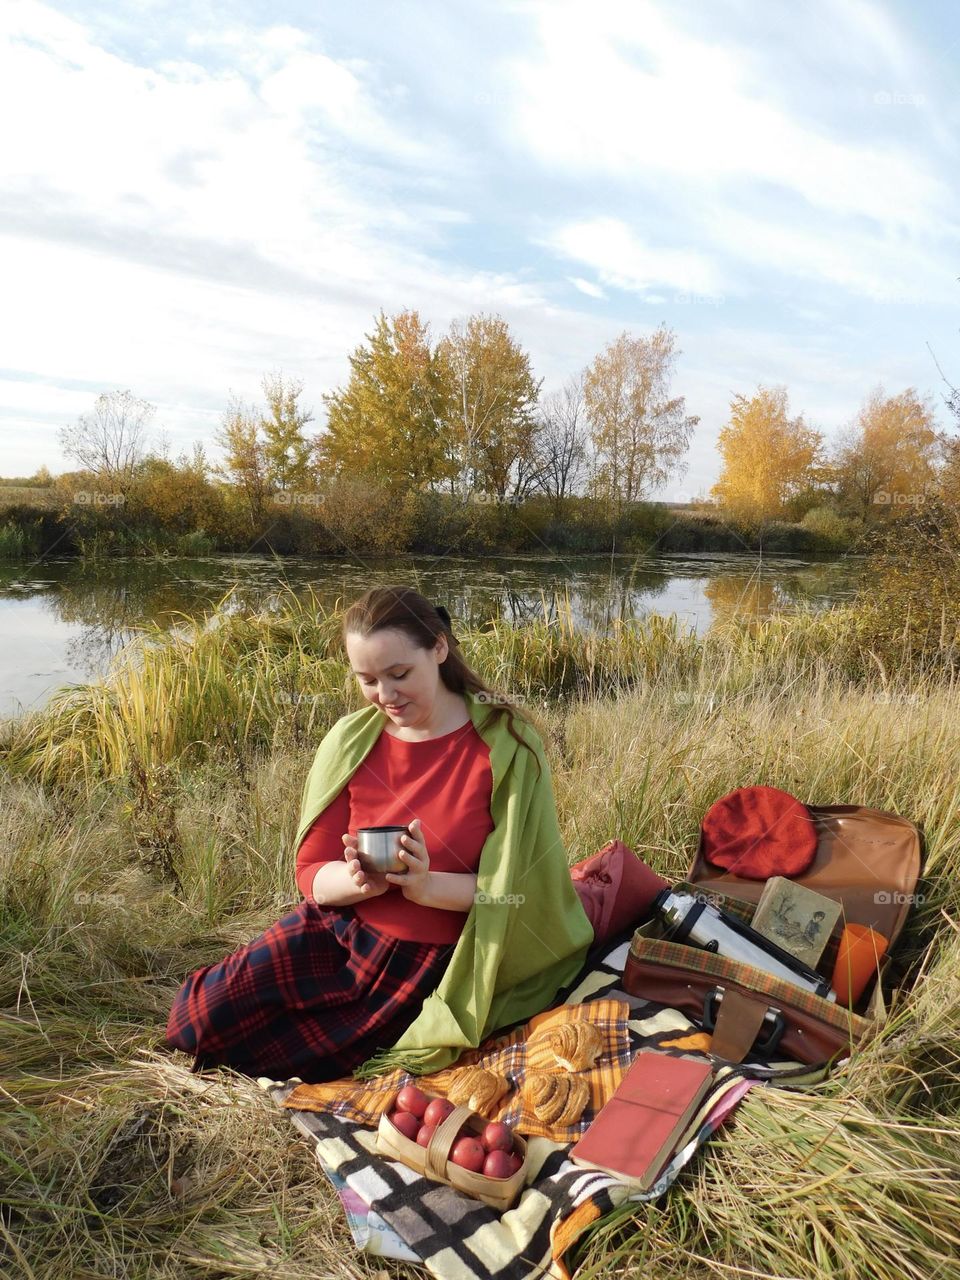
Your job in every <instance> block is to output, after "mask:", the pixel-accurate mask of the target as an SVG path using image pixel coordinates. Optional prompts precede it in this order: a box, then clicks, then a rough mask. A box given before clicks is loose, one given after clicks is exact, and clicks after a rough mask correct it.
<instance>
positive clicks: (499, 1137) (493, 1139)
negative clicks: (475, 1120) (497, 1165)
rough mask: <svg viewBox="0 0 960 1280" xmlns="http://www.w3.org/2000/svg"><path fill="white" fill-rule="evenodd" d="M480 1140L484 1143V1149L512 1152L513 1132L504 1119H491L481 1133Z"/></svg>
mask: <svg viewBox="0 0 960 1280" xmlns="http://www.w3.org/2000/svg"><path fill="white" fill-rule="evenodd" d="M480 1141H481V1142H482V1143H483V1149H484V1151H506V1152H510V1151H512V1150H513V1134H512V1133H511V1132H510V1127H509V1125H505V1124H504V1123H503V1121H502V1120H491V1121H490V1123H489V1124H488V1125H487V1127H486V1128H485V1129H484V1131H483V1133H482V1134H481V1135H480Z"/></svg>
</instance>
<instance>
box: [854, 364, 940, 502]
mask: <svg viewBox="0 0 960 1280" xmlns="http://www.w3.org/2000/svg"><path fill="white" fill-rule="evenodd" d="M941 446H942V437H941V434H940V433H939V432H938V430H937V424H936V420H935V418H934V411H933V407H932V405H931V404H930V403H929V401H927V400H922V399H921V398H920V397H919V396H918V395H917V393H916V391H915V390H914V389H913V387H908V388H907V389H906V391H902V392H901V393H900V394H899V395H897V396H885V395H884V393H883V388H882V387H876V388H875V389H874V390H873V391H872V392H871V393H870V395H869V396H868V397H867V399H866V400H865V402H864V404H863V407H862V408H861V410H860V413H859V414H858V416H857V419H856V421H855V423H854V424H853V426H852V427H850V428H849V429H848V430H847V431H846V432H844V433H843V435H842V436H841V437H840V440H839V442H838V445H837V449H836V461H835V466H836V473H837V487H838V492H839V495H840V499H841V502H842V504H843V506H844V508H845V509H846V510H847V511H849V512H851V513H852V514H856V515H859V516H862V517H863V518H864V519H865V520H869V521H876V520H877V519H884V518H886V517H889V516H894V517H896V516H902V515H904V514H905V513H906V512H907V511H908V510H910V509H911V508H913V507H916V506H918V505H920V504H921V503H922V502H923V501H924V500H925V497H926V494H927V492H928V490H929V488H930V486H931V484H932V483H933V481H934V478H935V476H936V464H937V459H938V457H939V455H940V451H941Z"/></svg>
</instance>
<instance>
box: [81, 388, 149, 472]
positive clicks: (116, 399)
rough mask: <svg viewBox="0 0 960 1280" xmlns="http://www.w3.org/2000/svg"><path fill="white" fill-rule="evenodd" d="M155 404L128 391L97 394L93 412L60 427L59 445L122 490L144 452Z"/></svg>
mask: <svg viewBox="0 0 960 1280" xmlns="http://www.w3.org/2000/svg"><path fill="white" fill-rule="evenodd" d="M155 412H156V408H155V406H154V405H152V404H150V403H148V401H146V400H140V399H138V398H137V397H136V396H135V395H133V393H132V392H130V391H109V392H104V393H103V394H102V395H99V396H97V399H96V403H95V404H94V407H93V413H91V414H84V415H81V417H80V418H78V419H77V421H76V423H74V425H73V426H69V427H63V428H61V430H60V447H61V449H62V450H63V452H64V454H65V455H66V456H67V457H68V458H73V459H74V460H75V461H76V462H78V463H79V464H80V466H81V467H83V469H84V470H85V471H89V472H91V473H92V474H93V475H95V476H97V477H98V478H99V479H100V480H101V481H103V483H105V484H108V485H110V486H111V487H113V488H116V489H117V491H118V492H121V493H126V492H127V490H128V489H129V488H130V485H131V483H132V481H133V478H134V476H135V474H136V471H137V468H138V466H139V465H140V463H141V462H142V461H143V459H144V457H145V455H146V448H147V438H148V430H149V425H150V420H151V419H152V418H153V415H154V413H155Z"/></svg>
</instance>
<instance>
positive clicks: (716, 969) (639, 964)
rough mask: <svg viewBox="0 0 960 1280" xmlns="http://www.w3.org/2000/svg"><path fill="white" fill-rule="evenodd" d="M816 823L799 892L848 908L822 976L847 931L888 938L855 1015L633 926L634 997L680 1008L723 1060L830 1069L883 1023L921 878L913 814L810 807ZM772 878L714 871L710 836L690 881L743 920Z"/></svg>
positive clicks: (681, 888) (629, 984)
mask: <svg viewBox="0 0 960 1280" xmlns="http://www.w3.org/2000/svg"><path fill="white" fill-rule="evenodd" d="M807 807H808V809H809V811H810V813H811V816H812V817H813V820H814V823H815V824H816V827H817V850H816V854H815V856H814V860H813V862H812V864H811V866H810V868H809V869H808V870H807V871H806V872H805V873H804V874H803V875H801V876H795V877H792V878H793V879H794V880H795V882H796V883H797V884H801V885H806V886H807V887H809V888H811V889H814V890H816V892H818V893H822V894H823V895H824V896H825V897H829V898H832V899H834V900H835V901H837V902H841V903H842V904H843V914H842V915H841V919H840V921H839V922H838V923H837V925H836V926H835V928H834V931H833V934H832V936H831V938H830V940H829V942H828V944H827V947H826V950H825V952H824V955H823V957H822V959H821V961H820V963H819V964H818V965H817V969H818V971H819V972H821V973H822V974H823V975H824V976H825V977H827V978H829V977H830V975H831V974H832V972H833V965H834V961H835V960H836V955H837V947H838V944H839V940H840V935H841V933H842V931H843V927H844V924H845V923H851V922H856V923H859V924H866V925H869V926H870V927H871V928H873V929H876V930H877V931H878V932H880V933H882V934H883V935H884V936H885V937H886V938H887V939H888V946H887V950H886V953H885V955H884V956H883V958H882V960H881V962H880V966H879V970H878V975H877V977H875V978H874V979H873V981H872V982H871V983H870V984H868V986H867V988H866V989H865V990H864V992H863V994H862V996H861V997H860V999H859V1001H858V1002H857V1005H856V1007H854V1008H851V1009H847V1008H845V1007H844V1006H842V1005H838V1004H835V1003H833V1002H832V1001H829V1000H826V999H824V998H823V997H821V996H816V995H813V994H811V993H809V992H806V991H803V990H802V989H801V988H799V987H796V986H794V985H793V984H792V983H790V982H786V981H784V980H782V979H779V978H775V977H773V976H771V975H770V974H767V973H764V972H762V971H761V970H759V969H755V968H754V967H753V966H752V965H748V964H744V963H743V962H742V961H739V960H732V959H729V958H727V957H724V956H718V955H716V954H714V953H713V952H709V951H705V950H703V949H702V948H700V947H695V946H688V945H685V944H682V943H675V942H670V941H668V940H666V939H664V938H663V937H661V936H656V935H658V934H659V929H658V928H657V927H656V926H655V925H651V924H647V925H644V926H642V927H641V928H639V929H637V930H636V932H635V933H634V936H633V940H632V942H631V945H630V952H629V955H628V957H627V962H626V966H625V970H624V988H625V990H626V991H628V992H629V993H630V994H631V995H635V996H640V997H643V998H645V999H650V1000H656V1001H658V1002H660V1003H666V1004H669V1005H672V1006H673V1007H674V1008H678V1009H680V1010H681V1011H682V1012H683V1013H685V1014H686V1015H687V1016H688V1017H689V1018H690V1019H691V1020H692V1021H694V1022H696V1023H698V1024H699V1025H700V1026H702V1027H703V1028H704V1029H705V1030H708V1031H711V1032H712V1042H711V1052H712V1053H713V1054H715V1055H716V1056H717V1057H720V1058H723V1059H725V1060H726V1061H728V1062H738V1063H739V1062H743V1061H744V1059H745V1058H746V1057H747V1056H748V1055H753V1056H757V1057H760V1058H763V1057H764V1056H769V1055H771V1054H773V1053H774V1052H776V1054H777V1055H778V1056H780V1057H787V1058H791V1059H794V1060H795V1061H798V1062H802V1063H806V1064H808V1065H811V1066H825V1065H829V1064H830V1063H831V1062H832V1060H833V1059H834V1058H836V1057H837V1056H845V1055H846V1054H848V1053H849V1052H850V1050H851V1048H852V1047H853V1046H854V1045H856V1044H858V1043H861V1042H862V1041H864V1040H865V1039H867V1038H868V1037H869V1036H870V1035H871V1034H872V1033H874V1032H875V1031H876V1030H877V1029H878V1028H879V1027H880V1026H881V1025H882V1023H883V1021H884V1020H885V1017H886V1009H885V1005H884V997H883V989H882V987H883V973H884V969H885V967H886V965H887V962H888V961H889V957H890V952H891V950H892V948H893V945H894V943H895V942H896V939H897V937H898V936H899V934H900V932H901V931H902V929H903V926H904V924H905V922H906V919H907V913H908V911H909V909H910V905H911V903H912V902H913V901H914V890H915V888H916V883H917V879H918V877H919V874H920V863H921V843H920V833H919V831H918V829H917V827H916V826H915V825H914V824H913V823H912V822H909V821H908V820H907V819H906V818H901V817H899V816H898V815H897V814H893V813H886V812H884V811H883V810H879V809H867V808H864V807H863V806H860V805H808V806H807ZM764 885H765V881H761V880H746V879H743V878H741V877H739V876H736V875H732V874H730V873H728V872H724V871H723V870H722V869H721V868H718V867H715V866H712V865H711V864H710V863H708V862H707V861H706V859H705V857H704V855H703V836H702V834H701V840H700V846H699V847H698V849H697V854H696V857H695V858H694V861H693V865H692V867H691V868H690V872H689V876H688V880H687V882H685V883H684V884H681V885H678V886H676V888H677V890H678V892H688V893H693V894H695V895H697V896H699V897H701V898H704V899H705V900H707V901H709V902H710V903H712V904H713V905H714V906H717V907H719V908H720V909H721V910H723V911H726V912H728V913H729V914H731V915H736V916H738V917H739V918H740V919H742V920H744V921H746V922H747V923H748V924H749V923H750V921H751V919H752V918H753V913H754V911H755V909H756V905H757V902H758V901H759V899H760V895H761V894H762V892H763V889H764Z"/></svg>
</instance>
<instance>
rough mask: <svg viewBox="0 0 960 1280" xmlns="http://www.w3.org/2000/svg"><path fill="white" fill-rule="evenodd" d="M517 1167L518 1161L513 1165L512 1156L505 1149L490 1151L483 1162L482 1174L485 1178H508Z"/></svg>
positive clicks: (518, 1166)
mask: <svg viewBox="0 0 960 1280" xmlns="http://www.w3.org/2000/svg"><path fill="white" fill-rule="evenodd" d="M519 1168H520V1165H519V1163H518V1164H516V1165H515V1164H514V1157H513V1156H511V1155H509V1154H508V1153H507V1152H506V1151H500V1150H496V1151H491V1152H489V1154H488V1155H487V1158H486V1159H485V1160H484V1162H483V1174H484V1176H485V1177H487V1178H509V1177H510V1176H511V1174H513V1173H514V1172H515V1171H516V1170H517V1169H519Z"/></svg>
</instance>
